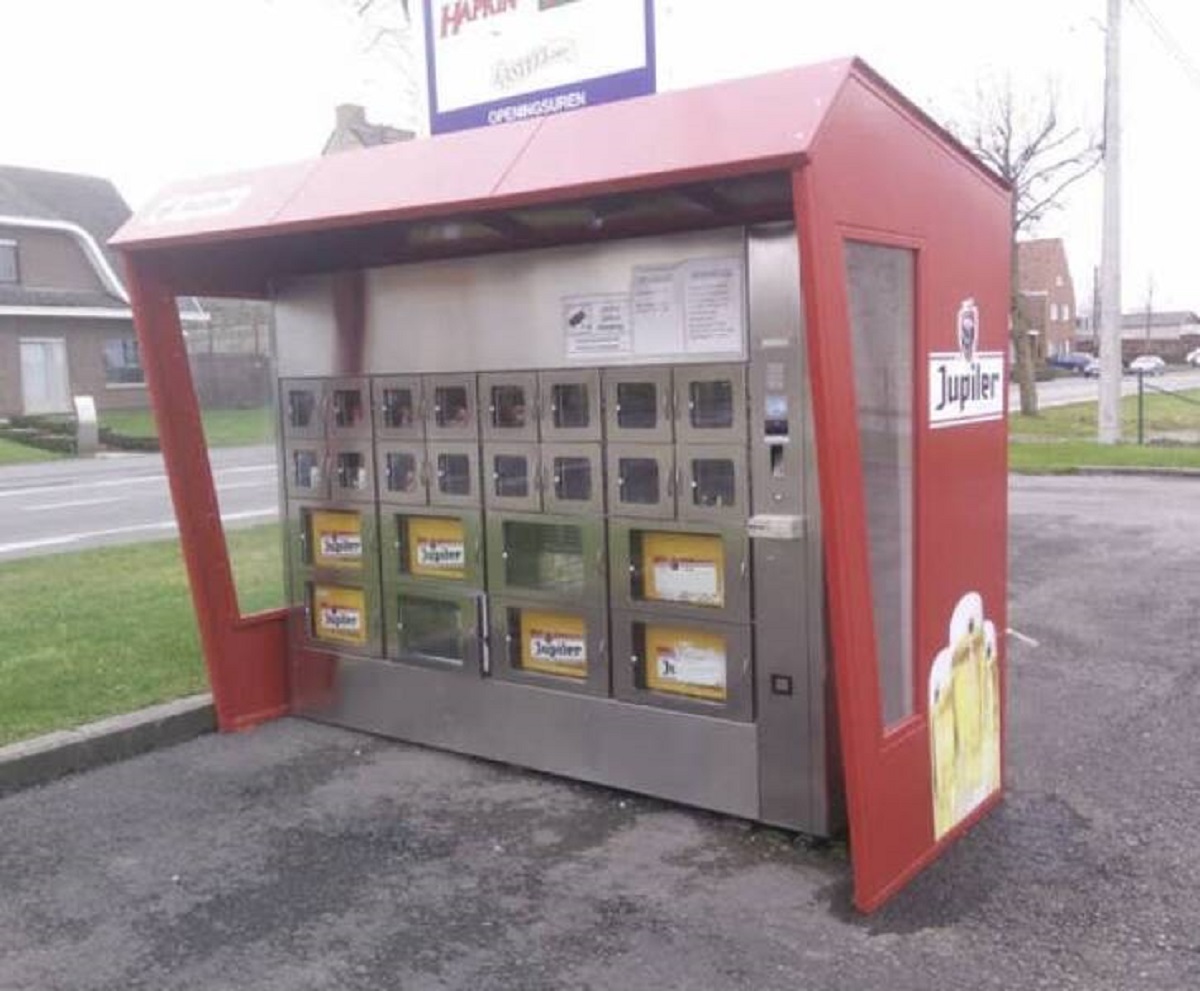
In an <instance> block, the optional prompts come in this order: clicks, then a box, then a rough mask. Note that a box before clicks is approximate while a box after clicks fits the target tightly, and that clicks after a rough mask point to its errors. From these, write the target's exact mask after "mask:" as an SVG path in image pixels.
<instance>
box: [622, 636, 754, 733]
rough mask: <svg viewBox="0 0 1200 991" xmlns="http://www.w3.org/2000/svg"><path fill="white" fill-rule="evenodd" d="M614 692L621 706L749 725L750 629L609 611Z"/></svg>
mask: <svg viewBox="0 0 1200 991" xmlns="http://www.w3.org/2000/svg"><path fill="white" fill-rule="evenodd" d="M612 619H613V630H612V638H613V694H614V695H615V696H616V697H617V698H619V699H622V700H623V701H626V702H637V703H639V704H642V705H655V706H660V707H661V708H664V709H678V710H681V711H684V712H694V713H698V714H700V715H705V716H716V717H719V718H722V719H733V720H737V721H739V722H752V721H753V719H754V667H753V660H752V655H751V638H750V627H748V626H736V625H733V624H727V623H703V622H696V621H692V620H680V619H676V618H672V617H668V616H658V615H655V614H653V613H646V612H639V613H628V612H614V613H613V617H612Z"/></svg>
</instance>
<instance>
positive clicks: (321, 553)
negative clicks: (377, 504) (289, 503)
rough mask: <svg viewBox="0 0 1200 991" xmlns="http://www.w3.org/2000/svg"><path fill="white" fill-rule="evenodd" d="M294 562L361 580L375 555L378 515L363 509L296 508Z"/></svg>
mask: <svg viewBox="0 0 1200 991" xmlns="http://www.w3.org/2000/svg"><path fill="white" fill-rule="evenodd" d="M288 530H289V534H290V535H291V536H292V537H293V538H294V541H295V543H294V550H293V551H292V552H291V554H292V558H291V559H292V563H293V564H294V565H296V566H299V567H302V568H308V569H312V570H314V571H321V572H328V573H335V574H338V575H341V576H344V577H348V578H350V579H351V580H359V581H361V580H362V579H361V577H358V576H362V575H365V574H367V573H368V569H369V567H370V564H371V562H372V561H373V560H374V556H375V549H376V544H375V514H374V513H373V512H371V511H369V510H365V509H364V507H361V506H328V505H326V506H305V505H299V506H294V507H293V508H292V511H291V512H290V513H289V519H288Z"/></svg>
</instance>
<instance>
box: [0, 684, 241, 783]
mask: <svg viewBox="0 0 1200 991" xmlns="http://www.w3.org/2000/svg"><path fill="white" fill-rule="evenodd" d="M216 725H217V721H216V716H215V714H214V711H213V704H212V696H211V695H191V696H188V697H187V698H182V699H177V700H176V701H174V702H165V703H163V704H162V705H152V706H150V707H149V708H147V709H139V710H138V711H137V712H130V713H126V714H125V715H121V716H112V717H110V718H108V719H101V720H99V721H98V722H94V723H87V724H86V725H83V726H79V727H77V728H75V729H70V730H60V731H58V732H55V733H47V734H46V735H45V736H36V737H34V738H33V739H31V740H21V741H18V742H17V743H13V744H9V745H8V746H7V747H0V795H7V794H9V793H10V792H14V791H17V790H18V789H20V788H28V787H30V786H32V785H39V784H45V783H46V782H48V781H53V780H54V779H55V778H61V777H62V776H64V775H66V774H74V773H75V772H77V771H86V770H88V769H89V768H93V767H99V766H100V765H102V764H110V763H112V762H114V761H118V760H124V759H125V758H127V757H134V756H136V755H137V754H141V753H145V752H146V751H148V750H156V749H158V748H159V747H169V746H172V745H174V744H176V743H183V742H185V741H187V740H191V739H194V738H195V737H197V736H200V735H201V734H204V733H211V732H212V731H213V730H214V729H216Z"/></svg>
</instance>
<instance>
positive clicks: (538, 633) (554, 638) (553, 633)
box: [521, 609, 588, 679]
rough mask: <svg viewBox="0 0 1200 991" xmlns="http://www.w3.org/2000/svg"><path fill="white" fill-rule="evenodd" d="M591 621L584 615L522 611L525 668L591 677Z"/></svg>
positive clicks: (532, 610) (522, 647) (522, 658)
mask: <svg viewBox="0 0 1200 991" xmlns="http://www.w3.org/2000/svg"><path fill="white" fill-rule="evenodd" d="M587 663H588V657H587V624H586V623H584V620H583V617H581V616H571V615H567V614H564V613H552V612H542V611H540V610H534V609H522V610H521V667H522V668H524V669H525V670H526V671H538V672H541V673H542V674H557V675H563V676H565V677H567V678H580V679H582V678H586V677H587Z"/></svg>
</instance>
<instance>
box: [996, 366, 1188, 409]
mask: <svg viewBox="0 0 1200 991" xmlns="http://www.w3.org/2000/svg"><path fill="white" fill-rule="evenodd" d="M1146 383H1147V385H1149V386H1151V387H1153V388H1156V389H1172V390H1176V391H1178V390H1182V389H1200V369H1196V370H1189V371H1178V370H1174V369H1172V370H1171V371H1169V372H1167V373H1166V374H1164V375H1160V376H1156V377H1147V379H1146ZM1136 394H1137V376H1136V375H1126V376H1125V377H1124V378H1122V379H1121V395H1123V396H1133V395H1136ZM1099 396H1100V383H1099V381H1098V380H1097V379H1089V378H1084V377H1083V376H1082V375H1075V376H1070V377H1066V378H1059V379H1053V380H1051V381H1049V382H1039V383H1038V405H1039V406H1041V407H1043V408H1046V407H1050V406H1067V405H1069V404H1071V403H1083V402H1088V401H1089V400H1090V401H1092V402H1095V401H1096V400H1097V399H1098V398H1099ZM1008 405H1009V409H1013V410H1017V409H1020V408H1021V398H1020V395H1019V393H1018V390H1017V388H1016V387H1015V386H1010V388H1009V399H1008Z"/></svg>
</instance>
